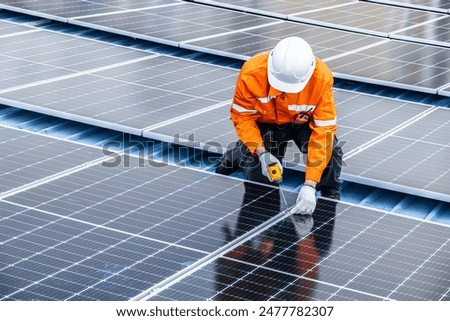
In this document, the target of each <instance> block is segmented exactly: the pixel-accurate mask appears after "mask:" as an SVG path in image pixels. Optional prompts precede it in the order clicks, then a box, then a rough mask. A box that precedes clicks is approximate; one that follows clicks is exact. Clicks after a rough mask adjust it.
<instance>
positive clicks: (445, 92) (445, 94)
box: [439, 86, 450, 97]
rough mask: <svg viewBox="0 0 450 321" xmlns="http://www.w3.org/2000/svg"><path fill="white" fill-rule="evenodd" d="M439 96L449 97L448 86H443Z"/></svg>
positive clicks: (449, 90)
mask: <svg viewBox="0 0 450 321" xmlns="http://www.w3.org/2000/svg"><path fill="white" fill-rule="evenodd" d="M439 94H440V95H442V96H447V97H450V86H444V88H442V89H440V90H439Z"/></svg>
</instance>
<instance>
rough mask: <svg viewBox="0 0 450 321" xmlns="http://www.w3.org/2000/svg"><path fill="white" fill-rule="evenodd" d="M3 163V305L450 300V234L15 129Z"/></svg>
mask: <svg viewBox="0 0 450 321" xmlns="http://www.w3.org/2000/svg"><path fill="white" fill-rule="evenodd" d="M0 155H1V158H0V160H1V161H0V168H1V171H0V179H1V181H2V184H0V187H1V188H2V190H1V191H0V244H1V246H0V257H1V258H2V259H1V260H0V279H1V284H0V300H26V301H28V300H58V301H61V300H129V299H134V300H138V299H150V300H230V299H232V300H305V299H307V300H322V301H326V300H443V301H446V300H449V299H450V297H449V293H448V282H447V281H448V280H449V277H450V275H449V273H450V269H449V263H448V253H449V251H450V243H449V242H448V229H449V228H448V226H444V225H439V224H436V223H432V222H430V221H423V220H416V219H413V218H408V217H404V216H399V215H394V214H391V213H386V212H383V211H374V210H370V209H367V208H363V207H360V206H354V205H348V204H344V203H341V202H338V203H335V202H331V201H326V200H323V199H319V202H318V207H317V210H316V212H315V213H314V216H313V219H312V218H311V217H309V218H308V219H306V220H305V219H302V217H301V216H300V217H297V216H289V215H287V214H286V213H284V212H282V213H280V207H279V201H280V199H279V194H278V190H277V189H274V188H273V187H267V186H262V185H257V184H254V183H250V182H243V181H242V180H238V179H233V178H230V177H226V176H222V175H216V174H212V173H207V172H203V171H196V170H193V169H188V168H183V167H177V166H172V165H168V164H162V163H159V164H156V163H153V164H152V163H143V162H142V161H143V160H142V159H138V158H136V157H133V156H126V155H124V154H122V153H121V152H117V153H116V154H115V155H108V156H103V152H102V150H101V149H99V148H94V147H91V146H84V145H80V144H78V143H74V142H70V141H64V140H59V139H55V138H52V137H49V136H47V135H39V134H35V133H30V132H27V131H23V130H18V129H13V128H8V127H4V126H0ZM143 164H144V165H143ZM287 196H288V201H289V203H290V204H291V205H292V204H293V202H294V201H295V198H296V194H295V193H291V192H287ZM349 262H350V263H349Z"/></svg>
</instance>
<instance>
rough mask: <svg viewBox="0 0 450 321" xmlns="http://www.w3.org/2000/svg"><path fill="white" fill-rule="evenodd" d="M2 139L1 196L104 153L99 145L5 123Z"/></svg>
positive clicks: (0, 165) (0, 136) (0, 148)
mask: <svg viewBox="0 0 450 321" xmlns="http://www.w3.org/2000/svg"><path fill="white" fill-rule="evenodd" d="M0 138H1V139H0V155H1V156H0V197H3V196H4V194H5V193H6V192H8V191H9V190H13V189H16V188H19V187H21V186H23V185H27V184H30V183H33V182H34V181H38V180H41V179H45V178H47V177H49V176H52V175H55V174H58V173H60V172H64V171H66V170H69V169H72V168H74V167H77V166H81V165H83V164H85V163H88V162H91V161H94V160H96V159H100V158H101V157H102V156H103V154H102V152H101V151H100V150H99V149H96V148H92V147H87V146H82V145H79V144H75V143H71V142H67V141H63V140H57V139H50V138H47V137H44V136H40V135H36V134H31V133H28V132H25V131H21V130H17V129H11V128H6V127H2V126H0ZM18 146H20V148H18Z"/></svg>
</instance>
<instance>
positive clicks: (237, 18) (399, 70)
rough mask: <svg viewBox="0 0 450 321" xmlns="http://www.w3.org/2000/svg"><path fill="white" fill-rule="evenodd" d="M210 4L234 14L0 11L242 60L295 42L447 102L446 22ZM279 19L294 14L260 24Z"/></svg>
mask: <svg viewBox="0 0 450 321" xmlns="http://www.w3.org/2000/svg"><path fill="white" fill-rule="evenodd" d="M205 2H208V3H209V2H210V1H205ZM214 4H221V6H227V7H230V8H235V7H238V8H240V9H239V10H240V11H235V10H230V9H223V8H219V7H217V6H211V5H202V4H196V3H189V2H185V1H177V0H170V1H159V0H154V1H147V2H145V3H143V2H137V3H134V2H133V4H130V3H129V2H128V1H110V2H104V1H75V0H71V1H69V0H67V1H64V0H59V1H54V2H48V1H31V0H22V1H15V0H14V1H2V3H1V4H0V8H5V9H9V10H15V11H19V12H25V13H31V14H34V15H38V16H42V17H46V18H51V19H55V20H60V21H64V22H69V23H73V24H76V25H81V26H86V27H90V28H94V29H100V30H105V31H110V32H113V33H117V34H121V35H127V36H131V37H134V38H138V39H145V40H150V41H155V42H160V43H164V44H169V45H173V46H179V47H182V48H188V49H193V50H197V51H202V52H208V53H213V54H217V55H221V56H226V57H232V58H238V59H242V60H246V59H247V58H248V57H250V56H252V55H254V54H255V53H257V52H260V51H264V50H268V49H270V48H272V47H273V46H274V45H275V44H276V42H277V41H279V40H280V39H281V38H284V37H287V36H290V35H298V36H301V37H303V38H305V39H306V40H307V41H308V42H309V43H310V44H311V45H312V47H313V49H314V51H315V53H316V55H317V56H319V57H321V58H322V59H324V60H325V61H326V62H327V63H328V64H329V65H330V67H331V68H332V70H333V72H334V74H335V76H337V77H340V78H343V79H351V80H362V81H365V82H369V83H375V84H381V85H389V86H393V87H398V88H404V89H413V90H417V91H423V92H428V93H437V94H439V95H444V96H450V71H449V69H450V68H449V67H450V65H449V64H450V62H449V60H448V59H447V57H449V56H450V48H449V44H450V32H449V27H448V26H449V22H450V16H449V15H448V14H444V13H436V12H427V11H424V10H413V9H407V8H402V7H394V6H386V5H380V4H374V3H368V2H359V1H345V0H330V1H327V2H326V3H322V2H320V4H319V3H316V2H314V1H302V2H301V4H300V3H298V2H295V1H277V2H275V3H267V2H266V3H265V4H258V3H255V2H250V1H234V2H229V1H227V2H220V1H214ZM260 6H261V7H262V8H260ZM244 10H245V11H249V12H254V13H247V12H242V11H244ZM278 11H280V12H289V13H292V12H298V13H297V14H290V15H289V21H285V20H281V19H279V18H280V17H276V18H274V17H268V16H267V15H273V14H272V13H273V12H278ZM194 12H195V14H193V13H194ZM255 13H257V14H255ZM261 13H262V14H264V15H261ZM282 17H283V19H285V18H286V17H287V16H284V15H283V16H282ZM292 20H295V21H292ZM323 26H327V27H323ZM400 39H402V40H400ZM405 40H407V41H405Z"/></svg>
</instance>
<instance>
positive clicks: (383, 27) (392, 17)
mask: <svg viewBox="0 0 450 321" xmlns="http://www.w3.org/2000/svg"><path fill="white" fill-rule="evenodd" d="M445 17H446V15H444V14H439V13H432V12H427V11H420V10H412V9H406V8H399V7H394V6H385V5H379V4H373V3H367V2H356V3H352V4H350V5H348V6H343V7H336V8H329V9H325V10H320V11H316V12H310V13H304V14H296V15H293V16H290V17H289V19H292V20H294V19H295V20H298V21H304V22H315V23H320V24H321V25H327V26H331V27H335V28H344V29H346V30H350V31H358V32H364V33H369V34H377V35H380V36H384V37H388V36H389V35H390V33H392V32H395V31H397V30H400V29H405V28H410V27H413V26H416V25H420V24H422V23H426V22H428V21H433V20H438V19H443V18H445ZM418 38H420V40H421V41H424V42H426V41H427V37H425V38H421V37H418Z"/></svg>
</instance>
